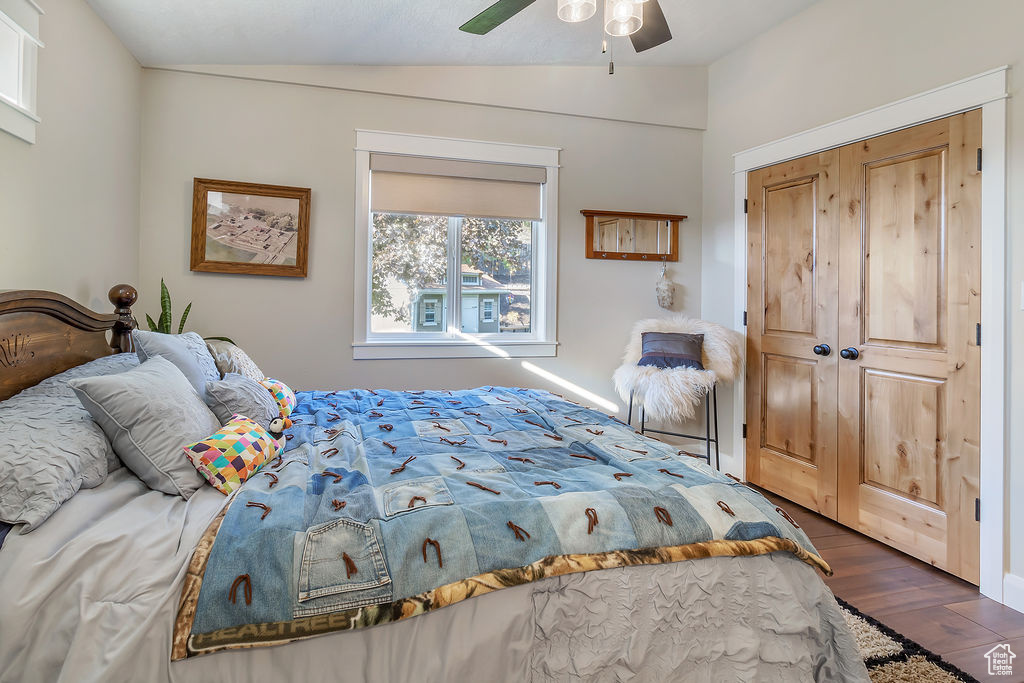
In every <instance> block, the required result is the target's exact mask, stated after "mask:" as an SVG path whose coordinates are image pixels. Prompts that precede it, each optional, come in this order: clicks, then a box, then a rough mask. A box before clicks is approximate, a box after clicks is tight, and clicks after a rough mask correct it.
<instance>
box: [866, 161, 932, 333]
mask: <svg viewBox="0 0 1024 683" xmlns="http://www.w3.org/2000/svg"><path fill="white" fill-rule="evenodd" d="M945 167H946V150H945V148H941V149H938V150H932V151H930V152H926V153H924V154H921V155H910V156H909V157H899V158H896V159H886V160H884V161H881V162H879V163H875V164H865V168H864V174H865V183H864V193H865V204H864V212H865V214H866V218H865V221H864V232H865V234H864V243H865V250H864V251H865V253H864V264H865V269H866V276H865V282H864V289H865V291H866V294H867V296H866V302H867V306H866V315H865V317H864V320H865V323H866V325H867V338H868V340H870V341H872V342H879V343H884V342H907V343H909V344H912V345H921V344H933V345H939V344H940V343H941V337H940V330H941V328H942V323H943V322H944V319H945V315H944V313H945V312H944V310H943V309H944V307H945V297H944V296H943V293H944V282H943V277H942V275H943V266H944V264H943V263H942V256H943V247H944V243H945V235H944V232H943V228H944V227H945V219H944V215H943V214H944V206H943V201H942V200H943V198H944V196H945V188H944V175H945V174H944V172H943V171H944V169H945Z"/></svg>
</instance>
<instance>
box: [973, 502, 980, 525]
mask: <svg viewBox="0 0 1024 683" xmlns="http://www.w3.org/2000/svg"><path fill="white" fill-rule="evenodd" d="M974 521H975V522H980V521H981V498H975V499H974Z"/></svg>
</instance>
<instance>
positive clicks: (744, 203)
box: [743, 199, 748, 213]
mask: <svg viewBox="0 0 1024 683" xmlns="http://www.w3.org/2000/svg"><path fill="white" fill-rule="evenodd" d="M747 209H748V206H747V200H746V199H744V200H743V213H746V212H747Z"/></svg>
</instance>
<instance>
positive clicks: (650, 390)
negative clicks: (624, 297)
mask: <svg viewBox="0 0 1024 683" xmlns="http://www.w3.org/2000/svg"><path fill="white" fill-rule="evenodd" d="M644 332H682V333H685V334H703V335H704V345H703V347H702V350H701V362H702V364H703V365H704V368H705V369H704V370H697V369H696V368H656V367H652V366H649V365H637V363H638V362H640V355H641V351H642V335H643V333H644ZM742 345H743V336H742V335H740V334H739V333H737V332H734V331H732V330H730V329H727V328H725V327H722V326H721V325H717V324H715V323H709V322H706V321H704V320H697V319H696V318H687V317H686V316H683V315H674V316H668V317H665V318H649V319H647V320H641V321H640V322H638V323H637V324H635V325H634V326H633V331H632V332H631V333H630V336H629V344H628V345H627V346H626V352H625V353H624V354H623V355H622V365H621V366H620V367H619V369H618V370H616V371H615V375H614V376H613V379H614V380H615V390H616V391H617V392H618V393H619V396H621V397H622V400H623V401H628V400H629V394H630V392H633V403H634V404H637V405H642V406H643V407H644V409H645V410H646V411H647V417H648V418H649V419H652V420H656V421H659V422H671V423H680V422H686V421H687V420H689V419H690V418H692V417H693V414H694V411H695V410H696V409H697V407H698V406H699V405H700V402H701V399H703V398H704V395H705V394H707V392H709V391H710V390H711V388H712V387H713V386H714V385H715V382H716V381H717V382H731V381H733V380H734V379H736V376H737V375H738V374H739V372H740V367H741V365H742V361H743V357H742Z"/></svg>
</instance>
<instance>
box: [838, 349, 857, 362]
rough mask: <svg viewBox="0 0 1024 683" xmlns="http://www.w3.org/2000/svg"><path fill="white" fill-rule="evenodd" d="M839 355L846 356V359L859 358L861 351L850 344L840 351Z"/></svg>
mask: <svg viewBox="0 0 1024 683" xmlns="http://www.w3.org/2000/svg"><path fill="white" fill-rule="evenodd" d="M839 355H840V356H842V357H843V358H845V359H846V360H857V359H858V358H860V351H858V350H857V349H855V348H853V347H852V346H850V347H848V348H845V349H843V350H842V351H840V352H839Z"/></svg>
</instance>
